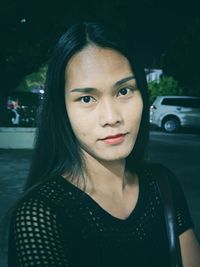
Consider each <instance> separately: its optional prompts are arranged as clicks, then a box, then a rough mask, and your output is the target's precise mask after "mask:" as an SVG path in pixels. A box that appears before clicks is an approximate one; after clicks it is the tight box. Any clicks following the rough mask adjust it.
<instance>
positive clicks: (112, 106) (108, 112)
mask: <svg viewBox="0 0 200 267" xmlns="http://www.w3.org/2000/svg"><path fill="white" fill-rule="evenodd" d="M99 118H100V124H101V126H103V127H105V126H108V125H110V126H114V125H116V124H119V123H120V122H121V121H122V116H121V113H120V110H119V107H117V103H115V102H114V101H110V100H106V101H104V102H103V103H102V104H101V106H100V109H99Z"/></svg>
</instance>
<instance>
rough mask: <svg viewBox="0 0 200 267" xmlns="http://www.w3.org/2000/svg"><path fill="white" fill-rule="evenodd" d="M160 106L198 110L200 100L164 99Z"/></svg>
mask: <svg viewBox="0 0 200 267" xmlns="http://www.w3.org/2000/svg"><path fill="white" fill-rule="evenodd" d="M161 104H162V105H168V106H179V107H188V108H189V107H190V108H200V99H198V98H197V99H196V98H164V99H163V101H162V102H161Z"/></svg>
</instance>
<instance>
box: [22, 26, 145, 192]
mask: <svg viewBox="0 0 200 267" xmlns="http://www.w3.org/2000/svg"><path fill="white" fill-rule="evenodd" d="M89 44H93V45H96V46H98V47H103V48H112V49H114V50H116V51H118V52H120V53H121V54H122V55H124V56H125V57H126V58H127V59H128V60H129V63H130V65H131V67H132V69H133V72H134V74H135V76H136V82H137V86H138V88H139V90H140V92H141V95H142V99H143V107H144V108H143V113H142V119H141V124H140V128H139V132H138V136H137V139H136V143H135V145H134V148H133V150H132V152H131V153H130V155H129V156H128V157H127V159H126V168H127V169H128V170H130V171H133V170H136V169H138V168H141V167H142V165H143V163H144V155H145V148H146V144H147V140H148V112H149V111H148V109H149V105H148V96H147V85H146V79H145V74H144V71H143V69H142V68H141V65H140V62H139V60H138V59H139V56H138V54H137V51H135V47H134V45H133V44H131V45H130V43H129V40H128V39H127V38H126V37H124V36H122V34H121V33H119V31H118V30H115V29H113V28H111V27H110V26H108V25H106V26H105V25H103V24H99V23H91V22H89V23H86V22H84V23H79V24H75V25H73V26H71V27H70V28H69V30H68V31H66V32H65V33H64V34H63V35H62V36H61V38H60V39H59V41H58V42H57V44H56V46H55V49H54V51H53V54H52V57H51V59H50V61H49V65H48V71H47V76H46V83H45V93H44V99H43V103H42V106H41V110H40V115H39V121H38V127H37V133H36V142H35V150H34V154H33V159H32V164H31V168H30V171H29V176H28V179H27V184H26V189H27V188H30V187H32V186H33V185H36V184H38V183H40V182H42V181H44V180H46V179H51V178H52V177H55V176H56V175H62V174H63V173H67V174H68V175H69V178H74V177H83V175H82V174H83V170H84V159H83V156H82V153H81V149H80V146H79V143H78V141H77V139H76V137H75V135H74V133H73V131H72V128H71V125H70V122H69V118H68V114H67V111H66V106H65V95H64V84H65V75H64V73H65V69H66V66H67V64H68V61H69V60H70V58H71V57H72V56H73V55H74V54H76V53H77V52H79V51H81V50H82V49H84V48H85V47H86V46H88V45H89ZM77 71H78V70H77Z"/></svg>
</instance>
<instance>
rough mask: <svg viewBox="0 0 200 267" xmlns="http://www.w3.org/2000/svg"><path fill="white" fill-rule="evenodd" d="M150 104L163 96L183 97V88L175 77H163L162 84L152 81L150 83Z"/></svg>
mask: <svg viewBox="0 0 200 267" xmlns="http://www.w3.org/2000/svg"><path fill="white" fill-rule="evenodd" d="M148 88H149V96H150V103H152V102H153V101H154V99H155V97H156V96H162V95H182V94H183V88H182V87H180V86H179V84H178V82H177V81H176V80H175V79H174V78H173V77H171V76H170V77H162V78H161V79H160V82H156V81H152V82H149V83H148Z"/></svg>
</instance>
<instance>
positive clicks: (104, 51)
mask: <svg viewBox="0 0 200 267" xmlns="http://www.w3.org/2000/svg"><path fill="white" fill-rule="evenodd" d="M133 74H134V73H133V71H132V69H131V67H130V64H129V61H128V59H127V58H126V57H125V56H123V55H122V54H120V53H119V52H117V51H115V50H113V49H110V48H99V47H96V46H88V47H86V48H85V49H83V50H82V51H80V52H78V53H77V54H75V55H74V56H73V57H72V58H71V59H70V61H69V62H68V64H67V67H66V71H65V78H66V81H67V83H68V86H69V84H71V83H77V82H79V83H80V82H81V83H83V85H85V83H88V82H92V81H93V82H95V81H109V82H112V81H113V82H116V81H117V80H120V79H123V78H126V77H128V76H130V75H133Z"/></svg>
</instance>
